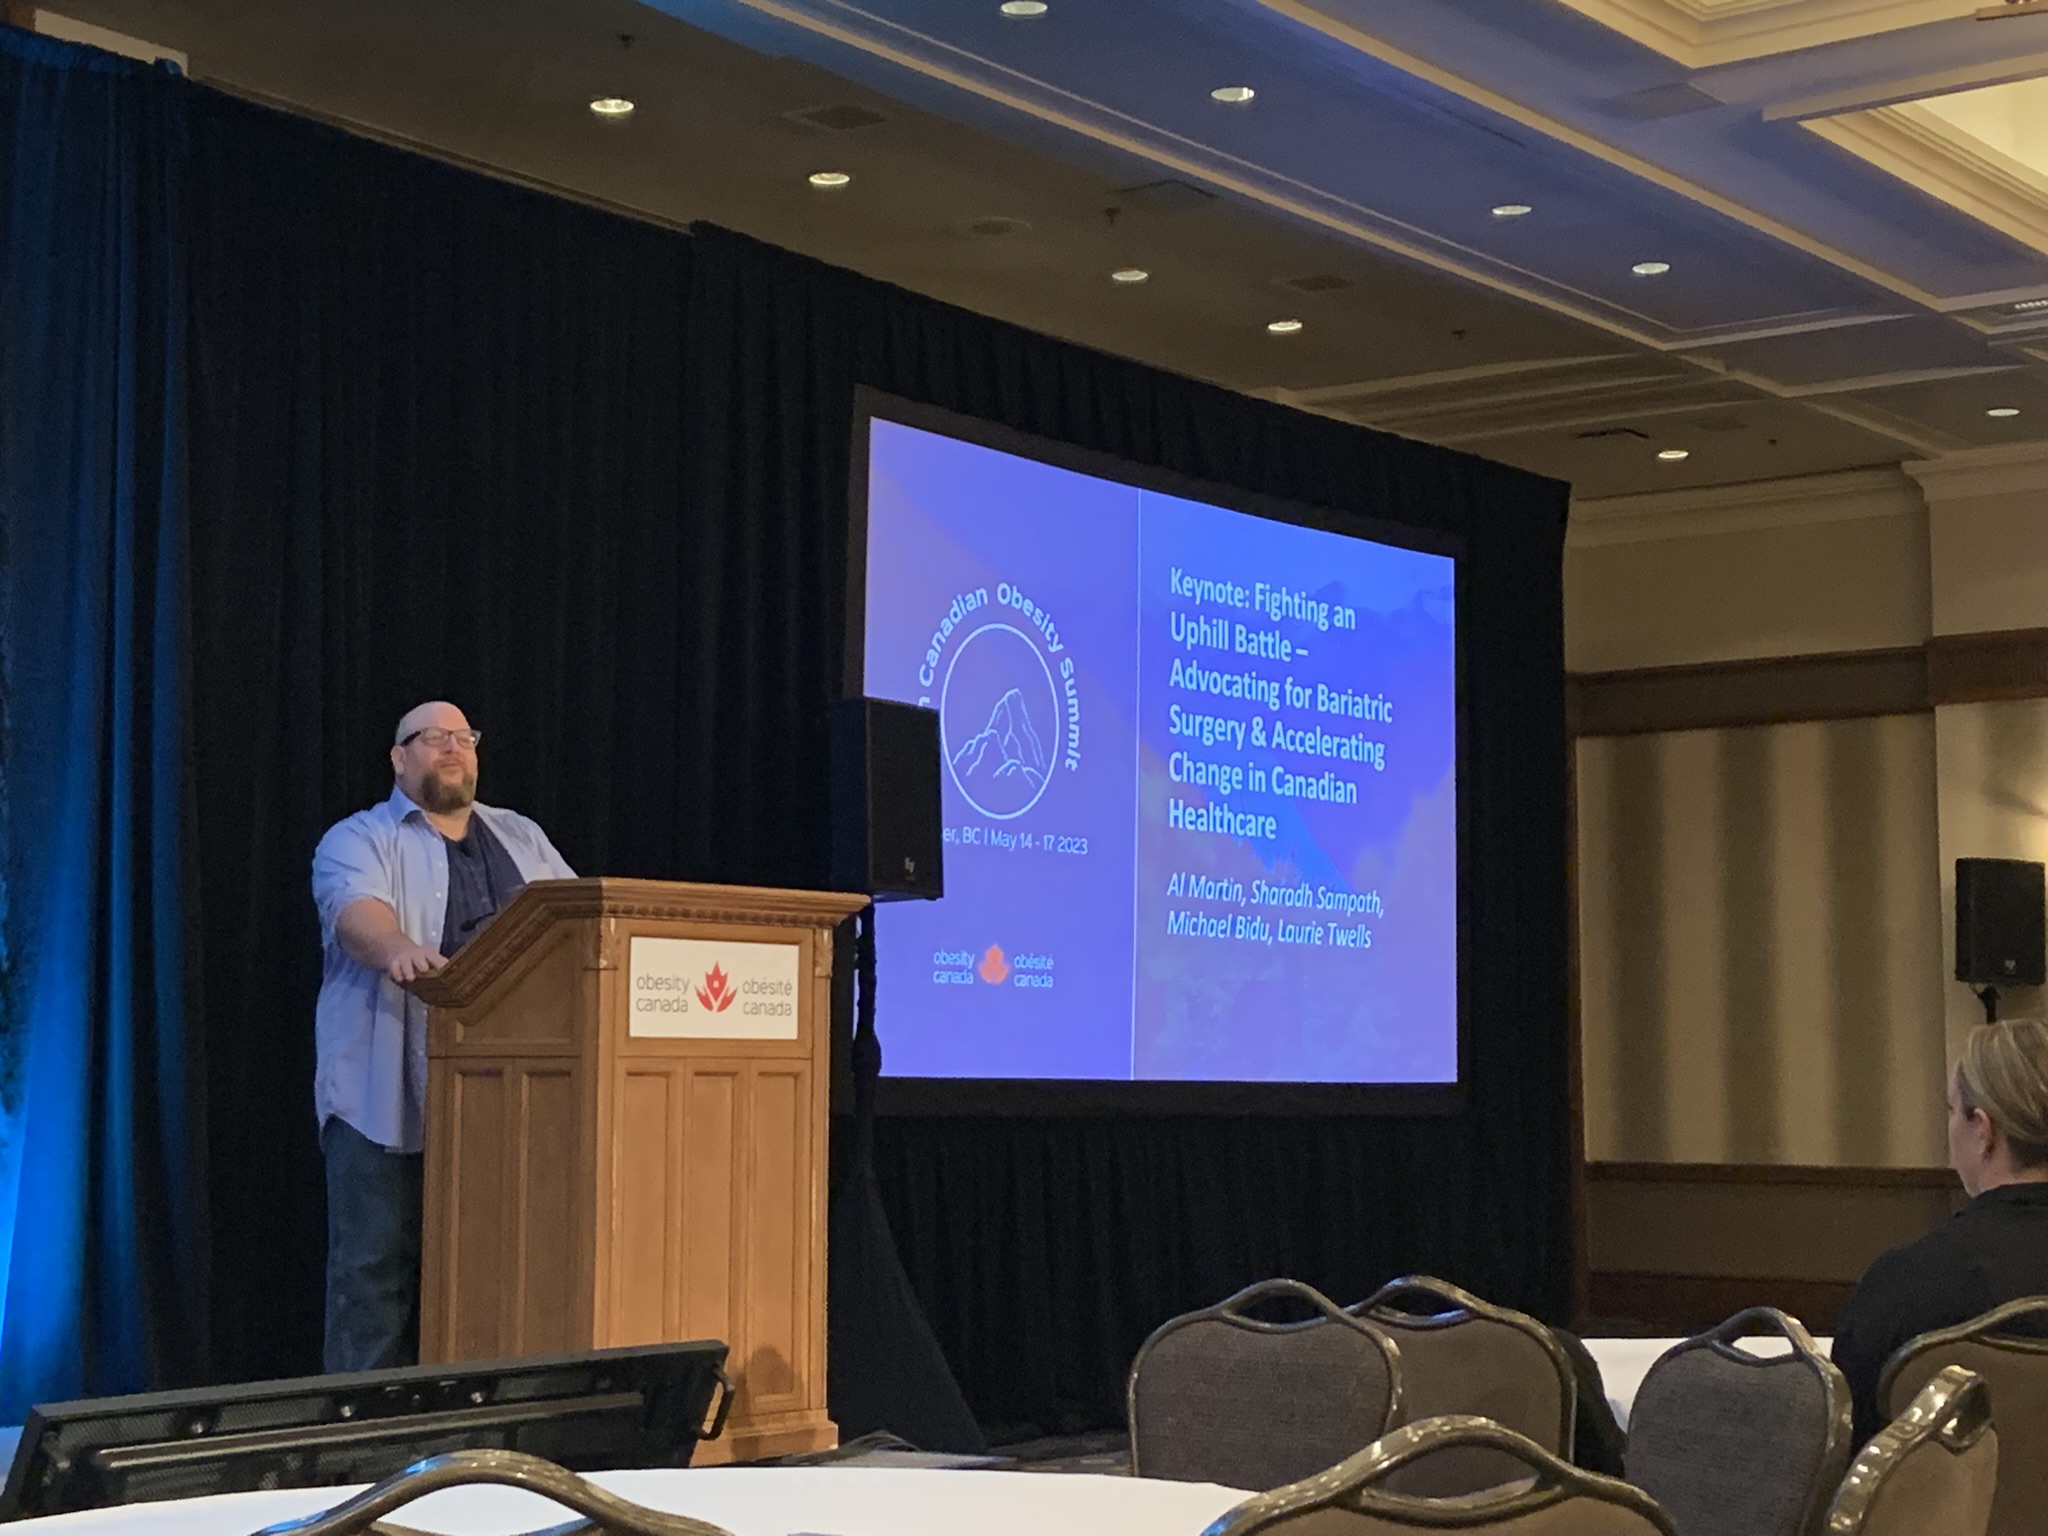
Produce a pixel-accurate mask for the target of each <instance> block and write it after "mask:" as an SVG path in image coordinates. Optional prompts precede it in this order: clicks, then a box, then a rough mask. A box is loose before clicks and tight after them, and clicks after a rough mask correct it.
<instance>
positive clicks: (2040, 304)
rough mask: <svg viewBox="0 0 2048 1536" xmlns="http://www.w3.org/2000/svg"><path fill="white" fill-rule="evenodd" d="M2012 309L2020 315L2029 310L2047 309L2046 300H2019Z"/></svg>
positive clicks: (2047, 302) (2047, 303) (2047, 301)
mask: <svg viewBox="0 0 2048 1536" xmlns="http://www.w3.org/2000/svg"><path fill="white" fill-rule="evenodd" d="M2013 308H2014V309H2016V310H2018V311H2019V312H2020V313H2022V314H2025V313H2026V312H2027V311H2028V310H2030V309H2048V299H2021V300H2020V301H2019V303H2017V304H2015V305H2013Z"/></svg>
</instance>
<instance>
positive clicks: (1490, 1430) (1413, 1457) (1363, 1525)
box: [1203, 1414, 1677, 1536]
mask: <svg viewBox="0 0 2048 1536" xmlns="http://www.w3.org/2000/svg"><path fill="white" fill-rule="evenodd" d="M1475 1452H1484V1453H1486V1454H1487V1455H1488V1456H1490V1457H1492V1458H1494V1460H1495V1463H1496V1464H1497V1465H1499V1466H1501V1467H1503V1468H1506V1469H1510V1470H1512V1471H1514V1472H1515V1473H1517V1474H1518V1475H1517V1476H1516V1477H1515V1478H1514V1479H1513V1480H1511V1481H1509V1482H1506V1483H1503V1484H1501V1485H1498V1486H1496V1487H1493V1488H1489V1489H1484V1490H1481V1491H1478V1492H1473V1493H1467V1494H1461V1495H1457V1496H1454V1497H1450V1498H1426V1497H1422V1496H1419V1495H1416V1494H1412V1493H1401V1492H1398V1491H1396V1490H1395V1489H1394V1488H1393V1487H1392V1486H1391V1483H1392V1481H1393V1480H1394V1479H1396V1478H1399V1477H1400V1476H1401V1475H1402V1474H1404V1473H1413V1472H1415V1471H1417V1470H1418V1469H1419V1468H1421V1467H1424V1466H1426V1465H1427V1464H1428V1463H1429V1462H1430V1461H1432V1460H1434V1459H1436V1458H1439V1457H1443V1456H1450V1457H1455V1458H1458V1459H1460V1460H1464V1461H1467V1462H1469V1461H1470V1459H1471V1457H1472V1456H1473V1454H1474V1453H1475ZM1445 1530H1454V1531H1482V1532H1486V1533H1489V1536H1677V1528H1676V1527H1675V1526H1673V1525H1672V1523H1671V1520H1670V1518H1669V1516H1667V1515H1666V1514H1665V1513H1664V1511H1663V1510H1661V1509H1659V1508H1658V1507H1657V1501H1656V1500H1655V1499H1653V1498H1651V1497H1650V1496H1649V1495H1648V1494H1647V1493H1644V1492H1643V1491H1642V1490H1641V1489H1639V1488H1631V1487H1630V1486H1629V1485H1628V1484H1627V1483H1624V1482H1621V1481H1619V1480H1618V1479H1615V1478H1611V1477H1602V1476H1601V1475H1600V1474H1599V1473H1597V1472H1585V1471H1581V1470H1580V1469H1579V1468H1577V1467H1575V1466H1573V1465H1572V1464H1571V1463H1570V1462H1567V1461H1564V1460H1562V1459H1560V1458H1559V1457H1556V1456H1553V1455H1551V1454H1550V1453H1549V1452H1548V1451H1546V1450H1544V1449H1543V1447H1542V1446H1540V1445H1538V1444H1536V1443H1535V1442H1534V1441H1533V1440H1530V1439H1529V1438H1528V1437H1526V1436H1524V1435H1518V1434H1516V1433H1515V1432H1514V1431H1513V1430H1511V1429H1503V1428H1502V1427H1501V1426H1500V1425H1498V1424H1494V1423H1491V1422H1490V1421H1488V1420H1486V1419H1480V1418H1474V1417H1472V1416H1471V1415H1469V1414H1447V1415H1444V1416H1442V1417H1439V1418H1433V1419H1424V1420H1422V1421H1421V1422H1420V1423H1417V1424H1411V1425H1409V1426H1407V1427H1406V1428H1404V1429H1397V1430H1395V1431H1394V1432H1393V1433H1392V1434H1390V1435H1387V1436H1386V1437H1385V1438H1383V1439H1381V1440H1378V1441H1376V1442H1374V1443H1373V1444H1372V1445H1369V1446H1367V1447H1366V1448H1365V1449H1364V1450H1363V1451H1360V1452H1359V1453H1358V1454H1357V1455H1356V1456H1353V1457H1351V1458H1350V1459H1349V1460H1347V1461H1345V1462H1343V1463H1341V1464H1340V1465H1338V1466H1335V1467H1332V1468H1330V1470H1329V1471H1327V1472H1323V1473H1320V1474H1318V1475H1317V1476H1315V1477H1311V1478H1307V1479H1304V1480H1303V1481H1301V1482H1298V1483H1293V1484H1290V1485H1289V1486H1287V1487H1285V1488H1276V1489H1274V1490H1273V1491H1271V1492H1270V1493H1261V1494H1255V1495H1253V1496H1252V1497H1251V1498H1249V1499H1246V1500H1245V1501H1244V1502H1243V1503H1241V1504H1238V1505H1236V1506H1235V1507H1233V1508H1231V1509H1229V1510H1227V1511H1225V1512H1224V1513H1223V1514H1222V1515H1221V1516H1220V1517H1219V1518H1218V1519H1217V1520H1216V1521H1215V1523H1214V1524H1212V1525H1211V1526H1210V1527H1209V1529H1208V1530H1207V1531H1206V1532H1204V1533H1203V1536H1392V1533H1397V1532H1407V1531H1445Z"/></svg>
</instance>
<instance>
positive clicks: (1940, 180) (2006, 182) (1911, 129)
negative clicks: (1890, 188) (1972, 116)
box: [1800, 102, 2048, 252]
mask: <svg viewBox="0 0 2048 1536" xmlns="http://www.w3.org/2000/svg"><path fill="white" fill-rule="evenodd" d="M1800 126H1802V127H1804V128H1805V129H1806V130H1807V131H1808V132H1810V133H1814V134H1818V135H1819V136H1820V137H1821V138H1823V139H1826V140H1827V141H1828V142H1829V143H1831V144H1834V145H1836V146H1837V147H1839V148H1841V149H1846V150H1847V151H1848V152H1849V153H1850V154H1852V155H1856V156H1859V157H1860V158H1862V159H1864V160H1868V161H1869V162H1870V163H1871V164H1872V165H1874V166H1876V167H1877V168H1878V169H1879V170H1881V171H1886V172H1889V173H1890V174H1891V175H1893V176H1896V177H1898V178H1899V179H1900V180H1901V181H1903V182H1905V183H1906V184H1907V185H1909V186H1914V187H1918V188H1919V189H1920V190H1921V191H1922V192H1925V193H1926V194H1927V195H1928V196H1930V197H1938V198H1940V199H1941V200H1942V201H1943V202H1945V203H1947V204H1948V205H1949V206H1950V207H1951V208H1956V209H1960V210H1961V211H1962V212H1964V213H1966V214H1968V215H1969V216H1970V217H1971V218H1973V219H1976V220H1977V221H1978V222H1979V223H1982V224H1986V225H1989V226H1990V227H1991V228H1993V229H1995V230H1998V231H1999V232H2000V233H2001V234H2006V235H2010V236H2011V237H2012V238H2013V239H2015V240H2018V241H2020V242H2021V243H2022V244H2024V245H2027V246H2031V247H2032V248H2033V249H2034V250H2037V251H2042V252H2048V177H2043V176H2041V175H2040V174H2039V173H2038V172H2036V171H2034V170H2032V169H2030V168H2029V167H2027V166H2025V165H2022V164H2021V163H2020V162H2019V161H2017V160H2014V159H2013V158H2012V157H2011V156H2009V155H2004V154H2000V153H1999V152H1998V151H1997V150H1995V149H1993V148H1992V147H1991V146H1990V145H1989V144H1986V143H1985V142H1984V141H1983V140H1981V139H1978V138H1976V137H1974V136H1973V135H1971V134H1968V133H1965V132H1964V131H1963V130H1962V129H1960V128H1958V127H1956V126H1955V125H1954V124H1953V123H1950V122H1948V121H1947V120H1946V119H1944V118H1942V117H1940V116H1938V115H1936V114H1935V113H1933V112H1930V111H1928V110H1927V109H1926V108H1925V107H1922V106H1916V105H1914V104H1913V103H1911V102H1901V103H1900V104H1899V105H1897V106H1894V107H1877V108H1875V109H1873V110H1871V111H1868V112H1849V113H1844V114H1843V115H1842V116H1840V117H1821V118H1808V119H1807V120H1806V121H1805V122H1804V123H1802V124H1801V125H1800Z"/></svg>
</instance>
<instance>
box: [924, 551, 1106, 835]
mask: <svg viewBox="0 0 2048 1536" xmlns="http://www.w3.org/2000/svg"><path fill="white" fill-rule="evenodd" d="M991 607H996V608H999V609H1007V610H1009V611H1008V612H999V613H995V614H991V613H988V612H987V610H988V609H989V608H991ZM1065 652H1066V642H1065V641H1064V640H1063V639H1062V638H1061V635H1060V632H1059V626H1058V625H1057V624H1056V623H1055V622H1054V621H1053V618H1052V616H1051V615H1050V614H1049V613H1047V612H1046V610H1045V609H1044V608H1042V607H1040V606H1039V605H1038V604H1037V603H1035V602H1033V601H1032V600H1031V599H1030V598H1029V597H1027V596H1026V595H1025V593H1024V592H1023V591H1022V590H1021V589H1020V588H1018V587H1016V586H1014V585H1013V584H1012V583H1010V582H1002V583H999V584H998V585H997V587H996V591H995V603H993V604H991V603H990V601H989V592H988V589H987V588H986V587H978V588H976V589H975V590H973V591H971V592H963V593H961V594H959V595H958V596H957V597H955V598H954V599H953V602H952V605H951V607H950V608H949V609H948V610H947V613H946V616H945V617H944V618H943V619H942V620H941V621H940V624H939V628H938V629H937V631H935V632H934V634H933V636H932V643H931V646H930V648H929V649H928V650H927V651H926V653H925V656H924V665H923V666H921V667H920V668H919V670H918V681H919V682H920V683H922V684H923V685H924V686H925V687H926V688H930V687H931V686H932V684H933V683H937V684H938V685H939V686H938V706H937V707H938V714H939V742H940V749H941V750H942V751H943V752H944V754H945V758H946V771H947V773H948V774H949V775H950V776H951V778H952V780H953V785H954V787H955V788H956V789H958V790H959V791H960V795H961V798H962V799H964V800H966V802H967V803H968V805H970V806H971V807H973V808H974V809H975V810H976V811H979V812H980V813H981V814H982V815H983V816H985V817H987V818H988V819H989V820H990V821H1013V820H1015V819H1016V818H1017V817H1019V816H1022V815H1024V814H1025V813H1026V812H1028V811H1029V810H1030V809H1031V808H1032V807H1033V806H1035V805H1037V804H1038V802H1039V801H1040V800H1041V799H1043V798H1044V796H1045V791H1046V789H1047V787H1048V786H1049V785H1050V784H1051V783H1052V778H1053V774H1054V773H1055V772H1056V771H1057V770H1058V769H1059V768H1062V767H1066V768H1078V767H1079V766H1080V752H1079V743H1080V689H1079V687H1078V685H1077V682H1076V679H1075V676H1074V663H1073V660H1072V658H1071V657H1069V656H1067V655H1066V654H1065ZM919 702H920V703H924V704H929V703H930V702H931V698H930V695H929V694H926V695H925V696H924V697H923V698H922V699H920V701H919Z"/></svg>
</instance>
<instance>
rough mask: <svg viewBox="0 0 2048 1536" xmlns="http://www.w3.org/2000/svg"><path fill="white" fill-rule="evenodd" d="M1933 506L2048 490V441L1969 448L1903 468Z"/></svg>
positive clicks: (1930, 505)
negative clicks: (1974, 498)
mask: <svg viewBox="0 0 2048 1536" xmlns="http://www.w3.org/2000/svg"><path fill="white" fill-rule="evenodd" d="M1904 468H1905V471H1906V473H1907V474H1909V475H1911V476H1912V477H1913V478H1914V480H1916V481H1918V482H1919V485H1920V488H1921V490H1922V491H1923V492H1924V493H1925V494H1926V497H1927V504H1928V506H1929V507H1933V506H1935V505H1937V504H1938V503H1940V502H1944V501H1965V500H1968V499H1969V498H1971V497H1974V496H2013V495H2025V494H2028V493H2033V492H2040V491H2048V442H2035V443H2009V444H2001V445H2000V446H1998V447H1996V448H1968V449H1965V450H1963V451H1962V452H1961V453H1947V454H1943V455H1942V456H1941V457H1940V458H1938V459H1922V460H1920V461H1918V462H1917V463H1911V464H1907V465H1905V466H1904Z"/></svg>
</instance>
